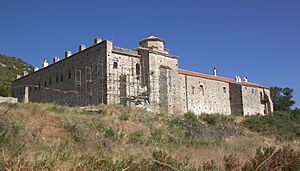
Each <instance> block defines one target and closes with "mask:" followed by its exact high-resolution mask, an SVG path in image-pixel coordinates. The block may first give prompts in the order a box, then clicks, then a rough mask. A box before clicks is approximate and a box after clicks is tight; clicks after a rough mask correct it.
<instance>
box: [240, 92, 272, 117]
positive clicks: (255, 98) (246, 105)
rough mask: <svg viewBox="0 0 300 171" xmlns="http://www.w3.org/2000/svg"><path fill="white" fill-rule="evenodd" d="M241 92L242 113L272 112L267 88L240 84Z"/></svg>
mask: <svg viewBox="0 0 300 171" xmlns="http://www.w3.org/2000/svg"><path fill="white" fill-rule="evenodd" d="M242 94H243V96H242V99H243V110H244V115H255V114H263V115H264V114H269V113H271V112H273V108H272V107H271V106H273V104H271V103H272V100H271V98H270V91H269V89H266V88H261V87H251V86H242Z"/></svg>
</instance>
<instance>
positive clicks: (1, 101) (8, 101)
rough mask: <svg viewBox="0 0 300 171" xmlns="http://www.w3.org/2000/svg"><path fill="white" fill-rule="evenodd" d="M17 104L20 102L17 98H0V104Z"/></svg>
mask: <svg viewBox="0 0 300 171" xmlns="http://www.w3.org/2000/svg"><path fill="white" fill-rule="evenodd" d="M17 102H18V99H17V98H14V97H1V96H0V103H17Z"/></svg>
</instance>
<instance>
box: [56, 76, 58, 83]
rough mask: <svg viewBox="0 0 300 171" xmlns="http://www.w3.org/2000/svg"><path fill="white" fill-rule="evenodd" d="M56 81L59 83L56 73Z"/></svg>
mask: <svg viewBox="0 0 300 171" xmlns="http://www.w3.org/2000/svg"><path fill="white" fill-rule="evenodd" d="M56 82H57V83H58V74H56Z"/></svg>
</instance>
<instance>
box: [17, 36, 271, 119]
mask: <svg viewBox="0 0 300 171" xmlns="http://www.w3.org/2000/svg"><path fill="white" fill-rule="evenodd" d="M139 45H140V47H138V48H136V49H125V48H121V47H116V46H113V43H112V42H111V41H109V40H104V41H101V39H100V38H96V39H95V41H94V45H93V46H91V47H88V48H86V47H85V46H84V45H80V46H79V51H78V52H77V53H75V54H72V53H71V52H70V51H67V52H66V53H65V58H64V59H62V60H59V58H58V57H54V58H53V64H51V65H48V63H47V61H46V60H44V63H43V68H41V69H37V68H35V69H34V72H33V73H31V74H27V73H25V74H24V76H23V77H17V79H16V80H15V81H14V82H13V86H12V95H13V97H17V98H18V100H19V101H24V102H41V103H52V102H53V103H56V104H61V105H71V106H85V105H94V104H100V103H104V104H124V105H132V106H140V107H145V108H147V109H150V110H152V111H154V112H159V113H169V114H176V113H179V114H182V113H185V112H187V111H193V112H195V113H196V114H201V113H222V114H235V115H253V114H257V113H260V114H269V113H271V112H272V111H273V104H272V101H271V98H270V89H269V88H268V87H265V86H261V85H258V84H254V83H250V82H248V81H247V79H245V80H243V81H242V80H241V78H240V77H239V76H236V77H235V79H230V78H224V77H220V76H217V74H216V70H215V69H214V72H213V74H212V75H207V74H202V73H197V72H192V71H187V70H182V69H179V68H178V57H177V56H174V55H171V54H169V50H168V49H165V47H164V46H165V40H163V39H161V38H157V37H154V36H150V37H148V38H145V39H143V40H141V41H140V42H139Z"/></svg>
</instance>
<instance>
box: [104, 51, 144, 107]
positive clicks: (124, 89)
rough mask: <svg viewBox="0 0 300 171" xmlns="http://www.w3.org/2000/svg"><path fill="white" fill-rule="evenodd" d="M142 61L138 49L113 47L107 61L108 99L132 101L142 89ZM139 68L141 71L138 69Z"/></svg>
mask: <svg viewBox="0 0 300 171" xmlns="http://www.w3.org/2000/svg"><path fill="white" fill-rule="evenodd" d="M140 66H141V62H140V56H139V55H138V53H137V52H136V51H132V50H129V49H128V50H126V49H125V48H116V47H115V48H113V50H112V51H111V54H110V55H109V57H108V61H107V74H108V75H107V79H108V84H107V85H108V99H109V103H110V104H119V103H121V101H122V104H128V105H129V103H130V97H136V96H138V93H139V92H140V90H141V67H140ZM137 69H138V70H139V71H137Z"/></svg>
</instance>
